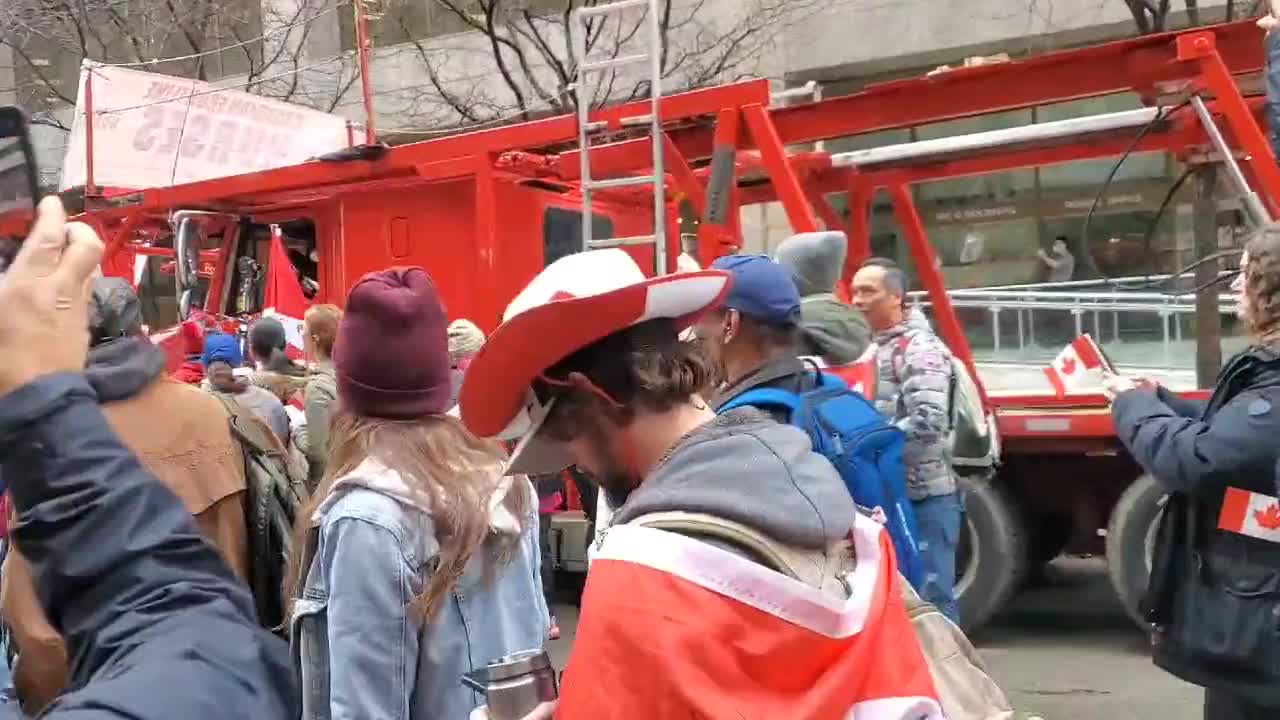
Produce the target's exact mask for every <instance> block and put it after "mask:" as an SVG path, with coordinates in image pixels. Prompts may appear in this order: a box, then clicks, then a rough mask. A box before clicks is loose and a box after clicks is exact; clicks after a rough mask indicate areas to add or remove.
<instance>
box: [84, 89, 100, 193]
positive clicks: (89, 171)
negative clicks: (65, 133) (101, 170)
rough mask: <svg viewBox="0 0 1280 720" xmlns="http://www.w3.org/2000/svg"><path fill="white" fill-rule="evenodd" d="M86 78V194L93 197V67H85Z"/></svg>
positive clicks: (94, 189)
mask: <svg viewBox="0 0 1280 720" xmlns="http://www.w3.org/2000/svg"><path fill="white" fill-rule="evenodd" d="M85 73H86V74H85V78H84V194H85V197H88V196H90V195H93V194H94V192H95V191H96V189H97V188H95V187H94V182H93V66H92V65H88V64H86V65H85Z"/></svg>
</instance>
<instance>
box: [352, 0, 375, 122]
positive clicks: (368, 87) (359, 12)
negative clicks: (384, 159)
mask: <svg viewBox="0 0 1280 720" xmlns="http://www.w3.org/2000/svg"><path fill="white" fill-rule="evenodd" d="M364 4H365V0H356V2H355V13H356V44H357V45H359V49H358V50H357V51H356V59H357V61H358V62H359V63H360V92H361V94H362V95H363V96H364V140H365V142H366V143H367V144H369V145H373V144H374V143H376V142H378V130H377V121H376V119H375V117H374V110H373V77H372V75H371V74H370V72H369V67H370V65H372V64H373V63H372V60H371V57H370V54H371V51H370V47H371V46H372V44H373V43H372V41H371V40H370V39H369V27H368V25H367V23H366V19H365V13H364Z"/></svg>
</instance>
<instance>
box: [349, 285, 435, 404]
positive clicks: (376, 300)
mask: <svg viewBox="0 0 1280 720" xmlns="http://www.w3.org/2000/svg"><path fill="white" fill-rule="evenodd" d="M448 325H449V321H448V319H447V318H446V317H445V309H444V303H442V302H441V301H440V295H439V293H438V292H437V291H436V286H435V283H433V282H431V278H430V277H428V276H427V274H426V273H425V272H424V271H423V270H422V268H417V267H410V268H406V267H398V268H391V269H389V270H383V271H382V272H374V273H369V274H368V275H365V276H364V277H362V278H360V280H359V282H357V283H356V284H355V287H353V288H351V293H350V294H349V295H347V307H346V310H345V311H344V312H343V315H342V324H341V325H340V326H339V328H338V339H337V342H336V343H335V345H334V348H333V363H334V366H335V369H336V370H337V380H338V400H339V402H340V403H341V405H342V407H344V408H345V409H346V410H349V411H350V412H353V413H355V414H357V415H364V416H366V417H380V418H391V419H396V420H407V419H412V418H417V417H422V416H423V415H433V414H442V413H444V412H445V411H447V410H448V409H449V396H450V390H451V382H450V375H449V337H448V332H447V328H448Z"/></svg>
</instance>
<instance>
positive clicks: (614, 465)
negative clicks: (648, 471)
mask: <svg viewBox="0 0 1280 720" xmlns="http://www.w3.org/2000/svg"><path fill="white" fill-rule="evenodd" d="M588 432H589V433H590V439H591V444H592V446H593V447H592V450H593V453H592V454H593V455H595V460H596V463H595V464H596V467H593V468H590V471H591V474H592V475H593V476H594V477H595V481H596V483H597V484H599V485H600V489H602V490H604V496H605V501H606V502H608V503H609V507H610V509H615V510H616V509H617V508H620V507H622V505H623V504H624V503H625V502H626V501H627V498H628V497H630V496H631V493H632V491H634V490H635V489H636V488H637V487H639V486H640V483H641V482H642V481H643V480H644V478H641V477H637V476H636V474H635V473H634V472H633V471H631V470H629V469H628V468H627V463H626V460H625V458H624V455H623V453H622V452H621V450H620V448H619V447H618V443H617V442H616V440H615V439H614V436H611V435H610V434H609V433H606V432H605V431H604V429H603V428H601V427H600V426H598V425H597V426H592V428H591V430H589V431H588Z"/></svg>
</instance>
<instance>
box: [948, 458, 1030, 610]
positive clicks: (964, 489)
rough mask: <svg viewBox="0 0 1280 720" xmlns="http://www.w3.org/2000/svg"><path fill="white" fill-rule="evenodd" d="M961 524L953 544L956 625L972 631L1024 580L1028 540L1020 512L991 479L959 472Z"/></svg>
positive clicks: (1000, 605) (1001, 605)
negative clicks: (958, 606)
mask: <svg viewBox="0 0 1280 720" xmlns="http://www.w3.org/2000/svg"><path fill="white" fill-rule="evenodd" d="M959 487H960V492H961V493H962V496H963V497H964V526H963V527H962V528H961V532H960V543H959V546H958V547H957V548H956V598H957V600H958V602H959V604H960V626H961V628H962V629H964V631H965V632H966V633H973V632H975V631H976V630H978V629H979V628H981V627H982V626H983V625H985V624H986V623H987V622H988V621H989V620H991V617H992V616H993V615H995V614H996V613H998V612H1000V610H1002V609H1003V608H1004V606H1005V603H1007V602H1008V601H1009V598H1010V597H1012V596H1013V593H1014V592H1015V591H1016V590H1017V589H1018V587H1019V585H1020V584H1021V582H1022V575H1023V573H1024V572H1026V568H1027V561H1026V557H1027V543H1026V532H1025V526H1024V524H1023V521H1022V513H1021V512H1019V509H1018V507H1017V505H1016V503H1015V502H1014V500H1013V498H1012V497H1011V496H1010V495H1009V493H1008V492H1007V491H1006V490H1005V489H1004V488H1003V487H1001V486H1000V485H999V484H998V483H997V482H995V481H994V480H992V479H988V478H983V477H967V476H961V477H960V479H959Z"/></svg>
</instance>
